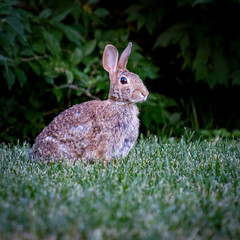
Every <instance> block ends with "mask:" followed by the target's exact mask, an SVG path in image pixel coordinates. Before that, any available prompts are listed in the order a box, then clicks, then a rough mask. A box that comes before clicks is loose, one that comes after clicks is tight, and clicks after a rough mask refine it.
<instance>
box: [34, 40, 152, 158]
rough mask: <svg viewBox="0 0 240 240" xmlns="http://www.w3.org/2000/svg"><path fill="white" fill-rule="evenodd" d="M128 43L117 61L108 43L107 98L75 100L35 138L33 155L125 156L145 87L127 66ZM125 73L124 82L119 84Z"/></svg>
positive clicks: (105, 56)
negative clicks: (74, 102) (72, 104)
mask: <svg viewBox="0 0 240 240" xmlns="http://www.w3.org/2000/svg"><path fill="white" fill-rule="evenodd" d="M130 52H131V43H129V44H128V47H127V48H126V49H125V50H124V52H123V53H122V55H121V57H120V60H119V62H118V52H117V49H116V48H115V47H114V46H112V45H107V46H106V47H105V50H104V54H103V66H104V69H105V70H107V71H108V72H109V75H110V80H111V83H110V90H109V97H108V100H105V101H89V102H85V103H82V104H77V105H74V106H72V107H71V108H69V109H67V110H65V111H64V112H62V113H61V114H59V115H58V116H57V117H56V118H54V119H53V121H52V122H51V123H50V124H49V125H48V126H47V127H46V128H44V129H43V131H42V132H41V133H40V134H39V136H38V137H37V138H36V142H35V145H34V149H33V155H34V156H35V157H38V158H39V159H40V160H50V161H55V160H57V159H61V158H63V157H64V158H66V159H67V160H69V161H76V160H77V159H84V160H85V161H92V160H95V159H98V160H100V159H102V158H103V159H104V161H110V160H111V159H112V158H117V159H118V158H120V157H125V156H126V155H127V154H128V152H129V151H130V149H131V148H132V146H133V145H134V143H135V141H136V139H137V137H138V129H139V120H138V117H137V116H138V113H139V111H138V108H137V106H136V105H135V103H137V102H142V101H145V100H146V98H147V96H148V90H147V89H146V87H145V86H144V84H143V83H142V81H141V79H140V78H139V76H138V75H136V74H134V73H131V72H129V71H128V70H127V69H126V65H127V60H128V56H129V54H130ZM121 77H125V78H126V79H127V81H128V83H127V84H121V81H120V79H121Z"/></svg>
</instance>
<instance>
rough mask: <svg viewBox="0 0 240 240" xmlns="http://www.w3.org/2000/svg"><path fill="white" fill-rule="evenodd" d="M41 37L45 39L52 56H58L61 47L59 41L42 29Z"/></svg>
mask: <svg viewBox="0 0 240 240" xmlns="http://www.w3.org/2000/svg"><path fill="white" fill-rule="evenodd" d="M43 37H44V39H45V41H46V47H47V49H48V50H49V51H50V53H51V54H52V55H54V56H57V57H58V56H60V54H61V47H60V42H59V41H58V40H57V38H56V37H55V36H54V35H53V34H51V33H48V32H47V31H43Z"/></svg>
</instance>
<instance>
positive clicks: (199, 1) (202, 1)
mask: <svg viewBox="0 0 240 240" xmlns="http://www.w3.org/2000/svg"><path fill="white" fill-rule="evenodd" d="M209 2H214V0H195V1H192V6H193V7H195V6H196V5H197V4H206V3H209Z"/></svg>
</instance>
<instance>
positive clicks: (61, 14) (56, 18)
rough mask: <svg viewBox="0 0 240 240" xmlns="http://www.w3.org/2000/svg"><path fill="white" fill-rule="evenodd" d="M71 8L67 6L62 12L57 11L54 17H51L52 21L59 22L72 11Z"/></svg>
mask: <svg viewBox="0 0 240 240" xmlns="http://www.w3.org/2000/svg"><path fill="white" fill-rule="evenodd" d="M72 10H73V8H68V9H66V10H64V11H62V12H59V13H57V14H56V15H55V16H54V17H52V21H54V22H61V21H63V20H64V19H65V18H66V17H67V15H68V14H69V13H70V12H72Z"/></svg>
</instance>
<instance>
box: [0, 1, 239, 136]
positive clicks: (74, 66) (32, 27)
mask: <svg viewBox="0 0 240 240" xmlns="http://www.w3.org/2000/svg"><path fill="white" fill-rule="evenodd" d="M238 10H240V5H239V3H238V2H237V1H234V0H232V1H228V2H223V1H220V2H218V1H214V0H201V1H200V0H193V1H186V0H178V1H175V2H174V1H166V0H163V1H158V0H151V1H145V0H138V1H135V2H134V4H133V3H131V2H130V3H128V4H127V5H124V4H118V3H117V2H116V3H114V4H113V3H112V4H110V3H109V1H98V0H95V1H92V0H89V1H82V0H80V1H73V0H72V1H65V0H60V1H59V0H58V1H57V0H51V1H46V0H41V1H39V2H37V1H33V0H20V1H15V0H2V1H1V2H0V75H1V78H2V79H4V81H2V87H1V89H0V93H1V95H0V110H1V118H0V129H1V130H0V132H1V133H0V139H1V141H10V140H16V139H18V138H20V139H30V140H33V139H34V138H35V136H36V135H37V134H38V133H39V132H40V131H41V130H42V129H43V127H44V126H45V125H46V124H48V123H49V122H50V121H51V120H52V119H53V117H54V116H56V115H57V114H59V113H60V112H61V111H62V110H64V109H66V108H67V107H70V106H71V105H73V104H76V103H80V102H83V101H87V100H91V99H106V98H107V94H108V88H109V80H108V75H107V73H106V72H105V71H104V70H103V68H102V66H101V56H102V53H103V49H104V47H105V45H106V44H107V43H112V44H114V45H116V46H117V47H118V48H119V50H120V51H122V50H123V49H124V47H125V46H126V45H127V43H128V41H130V40H131V41H133V52H132V54H131V57H130V60H129V64H128V68H129V69H130V70H131V71H134V72H136V73H138V74H139V75H140V77H141V78H142V79H143V81H145V82H146V84H147V87H148V86H149V89H150V92H151V93H150V96H149V99H148V101H147V102H146V104H143V105H141V106H140V107H141V115H140V117H141V122H142V129H141V130H142V131H143V132H145V133H147V132H150V133H160V132H162V131H163V132H164V131H166V132H170V133H171V132H172V133H173V134H174V135H177V134H179V133H180V134H181V133H182V129H183V126H188V127H192V128H194V129H200V128H205V129H209V128H217V127H222V128H228V127H229V125H231V124H232V125H231V126H232V127H231V129H234V128H239V121H238V119H239V118H238V117H239V111H238V110H237V109H235V108H234V107H233V106H232V107H231V106H228V107H227V108H225V109H229V113H227V114H224V117H225V119H224V120H223V121H222V122H223V123H221V122H219V118H218V116H217V117H216V116H215V115H214V113H213V111H214V109H215V103H216V104H219V105H221V104H222V103H221V102H220V101H219V100H218V99H216V102H213V103H211V104H212V105H210V106H209V108H210V110H209V109H208V108H207V107H205V105H206V104H205V101H201V99H200V100H199V99H197V97H195V96H192V95H191V88H190V89H188V86H189V83H190V84H192V85H196V86H199V85H197V84H199V83H202V84H204V83H205V84H206V86H207V88H209V89H210V88H211V89H214V88H216V87H217V86H219V85H223V86H224V89H226V88H227V87H232V86H238V85H239V86H240V71H239V60H240V52H239V49H240V48H239V42H240V41H239V40H240V39H239V38H240V36H239V30H240V29H239V24H238V12H239V11H238ZM163 49H166V50H165V52H164V50H163ZM159 56H160V57H159ZM233 56H234V57H233ZM173 59H174V60H173ZM173 62H174V64H175V65H174V64H173ZM164 64H167V66H172V65H174V68H173V71H172V72H174V74H173V75H174V79H173V80H172V81H173V82H174V83H175V85H174V86H172V85H171V83H169V86H168V89H169V90H168V91H167V92H162V91H161V87H162V85H163V82H161V80H162V79H163V78H164V77H163V76H164V75H167V80H168V75H170V74H171V73H168V68H166V69H165V68H164V67H162V66H163V65H164ZM169 78H170V77H169ZM169 82H170V80H169ZM176 82H179V83H181V86H183V89H188V90H187V92H188V93H187V96H182V95H180V96H179V94H178V89H173V88H174V87H175V88H178V86H179V85H176ZM201 86H202V85H201ZM209 91H210V93H211V90H209ZM169 92H174V93H170V94H169ZM189 92H190V93H189ZM223 93H225V91H224V90H223ZM235 95H236V94H235ZM236 98H237V97H236ZM221 99H222V97H221ZM226 99H227V96H226ZM237 99H238V98H237ZM208 100H209V99H208ZM210 100H211V99H210ZM210 100H209V102H210ZM225 101H226V102H227V100H225ZM232 101H236V100H235V99H234V100H232ZM227 103H228V104H226V105H233V102H231V101H230V100H229V102H227ZM204 107H205V108H206V109H204ZM220 107H221V106H220ZM221 109H222V108H221ZM228 115H229V116H228Z"/></svg>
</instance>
